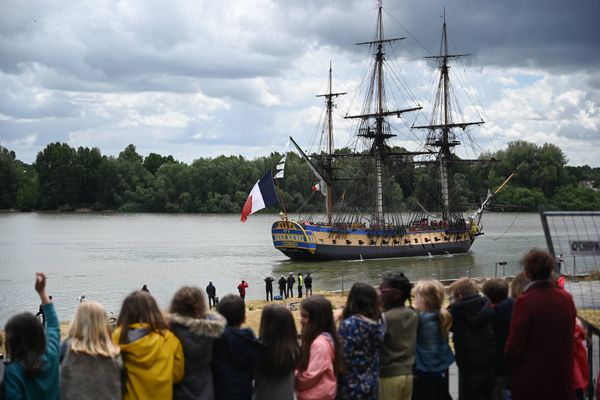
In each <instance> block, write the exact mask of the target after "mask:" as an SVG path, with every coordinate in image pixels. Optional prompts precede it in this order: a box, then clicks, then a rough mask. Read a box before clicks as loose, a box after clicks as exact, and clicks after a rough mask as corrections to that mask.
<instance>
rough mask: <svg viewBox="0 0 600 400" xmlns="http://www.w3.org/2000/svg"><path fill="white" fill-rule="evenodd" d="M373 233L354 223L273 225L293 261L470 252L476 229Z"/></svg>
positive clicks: (283, 222) (278, 241) (279, 245)
mask: <svg viewBox="0 0 600 400" xmlns="http://www.w3.org/2000/svg"><path fill="white" fill-rule="evenodd" d="M377 233H378V235H374V232H370V231H367V230H365V229H364V228H363V227H359V226H355V227H349V228H343V229H340V228H338V227H331V226H324V225H313V224H309V223H299V222H295V221H289V220H281V221H277V222H275V223H274V224H273V226H272V228H271V234H272V237H273V245H274V246H275V248H276V249H278V250H279V251H281V252H282V253H283V254H285V255H286V256H288V257H289V258H291V259H292V260H306V261H328V260H357V259H374V258H396V257H418V256H427V255H443V254H459V253H466V252H468V251H469V249H470V247H471V245H472V244H473V241H474V240H475V237H476V233H477V229H473V227H472V228H471V229H462V230H457V231H453V232H448V230H443V229H430V228H423V229H420V230H414V231H412V230H411V231H399V230H398V231H391V230H387V231H382V232H377Z"/></svg>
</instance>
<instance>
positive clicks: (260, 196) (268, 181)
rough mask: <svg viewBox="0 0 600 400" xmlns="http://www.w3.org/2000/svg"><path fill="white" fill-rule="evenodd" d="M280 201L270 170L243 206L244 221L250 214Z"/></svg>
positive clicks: (257, 183) (256, 185) (253, 189)
mask: <svg viewBox="0 0 600 400" xmlns="http://www.w3.org/2000/svg"><path fill="white" fill-rule="evenodd" d="M278 202H279V199H278V198H277V193H276V192H275V185H273V174H272V173H271V171H270V170H269V172H267V173H266V174H265V175H264V176H263V177H262V178H260V179H259V181H258V182H256V184H255V185H254V187H253V188H252V190H251V191H250V195H249V196H248V199H247V200H246V203H245V204H244V208H242V218H240V220H241V221H242V222H246V220H247V219H248V215H250V214H254V213H255V212H257V211H259V210H262V209H263V208H265V207H269V206H274V205H275V204H277V203H278Z"/></svg>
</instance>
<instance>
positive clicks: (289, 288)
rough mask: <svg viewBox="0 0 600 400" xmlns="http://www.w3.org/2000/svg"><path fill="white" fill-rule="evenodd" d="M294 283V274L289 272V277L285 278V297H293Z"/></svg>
mask: <svg viewBox="0 0 600 400" xmlns="http://www.w3.org/2000/svg"><path fill="white" fill-rule="evenodd" d="M294 283H296V278H294V274H293V273H291V272H290V275H289V276H288V278H287V296H286V298H288V297H294Z"/></svg>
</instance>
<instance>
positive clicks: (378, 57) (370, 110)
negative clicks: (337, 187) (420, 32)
mask: <svg viewBox="0 0 600 400" xmlns="http://www.w3.org/2000/svg"><path fill="white" fill-rule="evenodd" d="M381 11H382V6H381V4H380V5H379V9H378V14H377V34H376V38H375V40H373V41H369V42H361V43H356V45H357V46H362V45H368V46H374V47H375V48H376V52H375V55H374V57H375V68H374V70H373V74H372V76H371V85H372V90H370V93H371V94H372V100H370V101H368V102H367V104H365V107H364V108H363V113H362V114H359V115H350V116H346V117H345V118H348V119H361V123H360V128H359V134H358V136H361V137H364V138H367V139H370V140H372V145H371V154H372V156H373V157H374V160H375V211H374V213H373V214H374V215H373V220H374V225H375V226H377V227H384V226H385V213H384V207H383V176H382V175H383V158H384V156H385V150H386V149H387V144H386V141H387V139H389V138H392V137H394V136H396V135H394V134H392V133H391V128H390V126H389V123H388V122H387V120H386V118H387V117H388V116H390V115H396V116H397V117H398V118H399V117H400V116H401V115H402V114H403V113H406V112H410V111H416V110H420V109H421V108H422V107H414V108H407V109H401V110H387V109H386V107H385V87H384V70H383V63H384V61H385V52H384V45H385V44H390V43H393V42H396V41H399V40H403V39H406V38H404V37H402V38H393V39H386V38H385V36H384V34H383V21H382V16H381V14H382V13H381ZM373 121H374V123H373Z"/></svg>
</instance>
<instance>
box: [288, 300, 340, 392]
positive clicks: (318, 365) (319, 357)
mask: <svg viewBox="0 0 600 400" xmlns="http://www.w3.org/2000/svg"><path fill="white" fill-rule="evenodd" d="M300 318H301V319H300V324H301V325H302V345H301V348H302V355H301V357H300V363H299V367H298V369H297V370H296V379H295V390H296V396H297V398H298V400H316V399H319V400H328V399H331V400H333V399H335V395H336V392H337V380H336V375H337V374H338V373H339V372H340V370H341V364H342V360H341V354H342V352H341V347H340V341H339V338H338V336H337V333H336V329H335V322H334V320H333V310H332V307H331V303H330V302H329V300H327V299H326V298H325V297H323V296H312V297H308V298H306V299H304V300H303V301H302V303H300Z"/></svg>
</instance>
